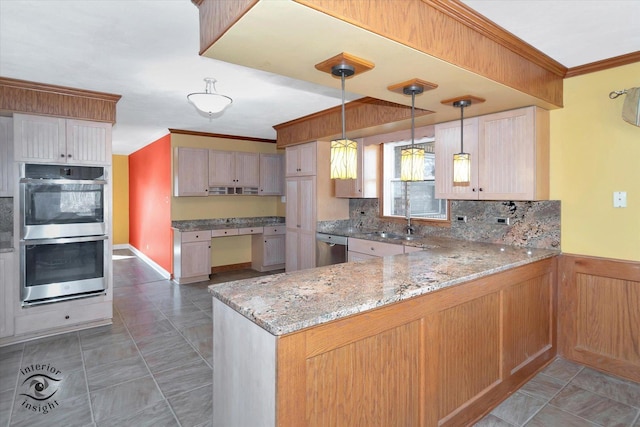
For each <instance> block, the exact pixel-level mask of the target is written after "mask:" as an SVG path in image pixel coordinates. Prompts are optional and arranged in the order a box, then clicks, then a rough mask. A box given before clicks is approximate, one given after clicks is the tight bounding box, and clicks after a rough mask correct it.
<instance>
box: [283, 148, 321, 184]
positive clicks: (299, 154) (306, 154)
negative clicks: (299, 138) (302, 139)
mask: <svg viewBox="0 0 640 427" xmlns="http://www.w3.org/2000/svg"><path fill="white" fill-rule="evenodd" d="M285 156H286V166H285V170H286V176H305V175H315V174H316V143H315V142H309V143H307V144H300V145H295V146H293V147H287V148H286V151H285Z"/></svg>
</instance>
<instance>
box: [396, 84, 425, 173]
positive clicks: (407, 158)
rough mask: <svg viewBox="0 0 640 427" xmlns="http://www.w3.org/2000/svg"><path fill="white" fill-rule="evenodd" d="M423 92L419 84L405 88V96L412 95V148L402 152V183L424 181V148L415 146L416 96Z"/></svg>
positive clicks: (406, 148) (404, 149)
mask: <svg viewBox="0 0 640 427" xmlns="http://www.w3.org/2000/svg"><path fill="white" fill-rule="evenodd" d="M423 91H424V87H423V86H421V85H418V84H412V85H409V86H405V87H404V88H403V93H404V94H405V95H411V146H409V147H405V148H403V149H402V150H400V181H424V148H420V147H416V146H415V131H416V123H415V120H416V111H415V110H416V95H419V94H421V93H422V92H423Z"/></svg>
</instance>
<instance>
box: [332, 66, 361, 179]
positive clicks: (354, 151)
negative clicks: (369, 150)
mask: <svg viewBox="0 0 640 427" xmlns="http://www.w3.org/2000/svg"><path fill="white" fill-rule="evenodd" d="M331 74H333V75H334V76H338V77H340V79H341V81H342V139H336V140H333V141H331V179H356V178H357V177H358V143H357V142H356V141H352V140H350V139H347V132H346V124H345V105H344V104H345V102H344V97H345V90H344V80H345V78H347V77H350V76H352V75H354V74H355V67H353V66H351V65H349V64H337V65H334V66H333V67H331Z"/></svg>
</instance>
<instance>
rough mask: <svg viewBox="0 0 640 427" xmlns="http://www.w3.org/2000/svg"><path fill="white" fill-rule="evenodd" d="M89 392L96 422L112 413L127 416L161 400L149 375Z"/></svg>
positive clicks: (158, 391) (160, 395) (111, 415)
mask: <svg viewBox="0 0 640 427" xmlns="http://www.w3.org/2000/svg"><path fill="white" fill-rule="evenodd" d="M90 394H91V404H92V407H93V414H94V418H95V421H96V422H97V423H100V422H101V421H103V420H106V419H108V418H111V417H113V416H114V415H118V416H121V417H127V416H129V415H132V414H135V413H137V412H139V411H141V410H142V409H144V408H146V407H147V406H151V405H153V404H155V403H158V402H160V401H162V400H163V399H162V394H161V393H160V390H158V387H157V386H156V384H155V382H154V381H153V378H151V376H147V377H144V378H138V379H136V380H132V381H128V382H126V383H121V384H118V385H115V386H112V387H107V388H103V389H100V390H96V391H92V392H91V393H90Z"/></svg>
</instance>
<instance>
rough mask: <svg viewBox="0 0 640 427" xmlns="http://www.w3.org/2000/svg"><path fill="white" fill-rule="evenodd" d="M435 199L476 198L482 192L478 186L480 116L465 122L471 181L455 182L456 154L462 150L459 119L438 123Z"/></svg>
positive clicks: (466, 151)
mask: <svg viewBox="0 0 640 427" xmlns="http://www.w3.org/2000/svg"><path fill="white" fill-rule="evenodd" d="M435 134H436V141H435V153H436V198H437V199H458V200H475V199H478V193H480V192H482V190H483V189H482V188H481V186H479V185H478V119H477V118H475V117H474V118H471V119H466V120H465V121H464V151H465V153H469V154H471V184H469V185H454V184H453V155H454V154H456V153H459V152H460V122H459V121H457V122H448V123H441V124H438V125H436V126H435Z"/></svg>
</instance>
